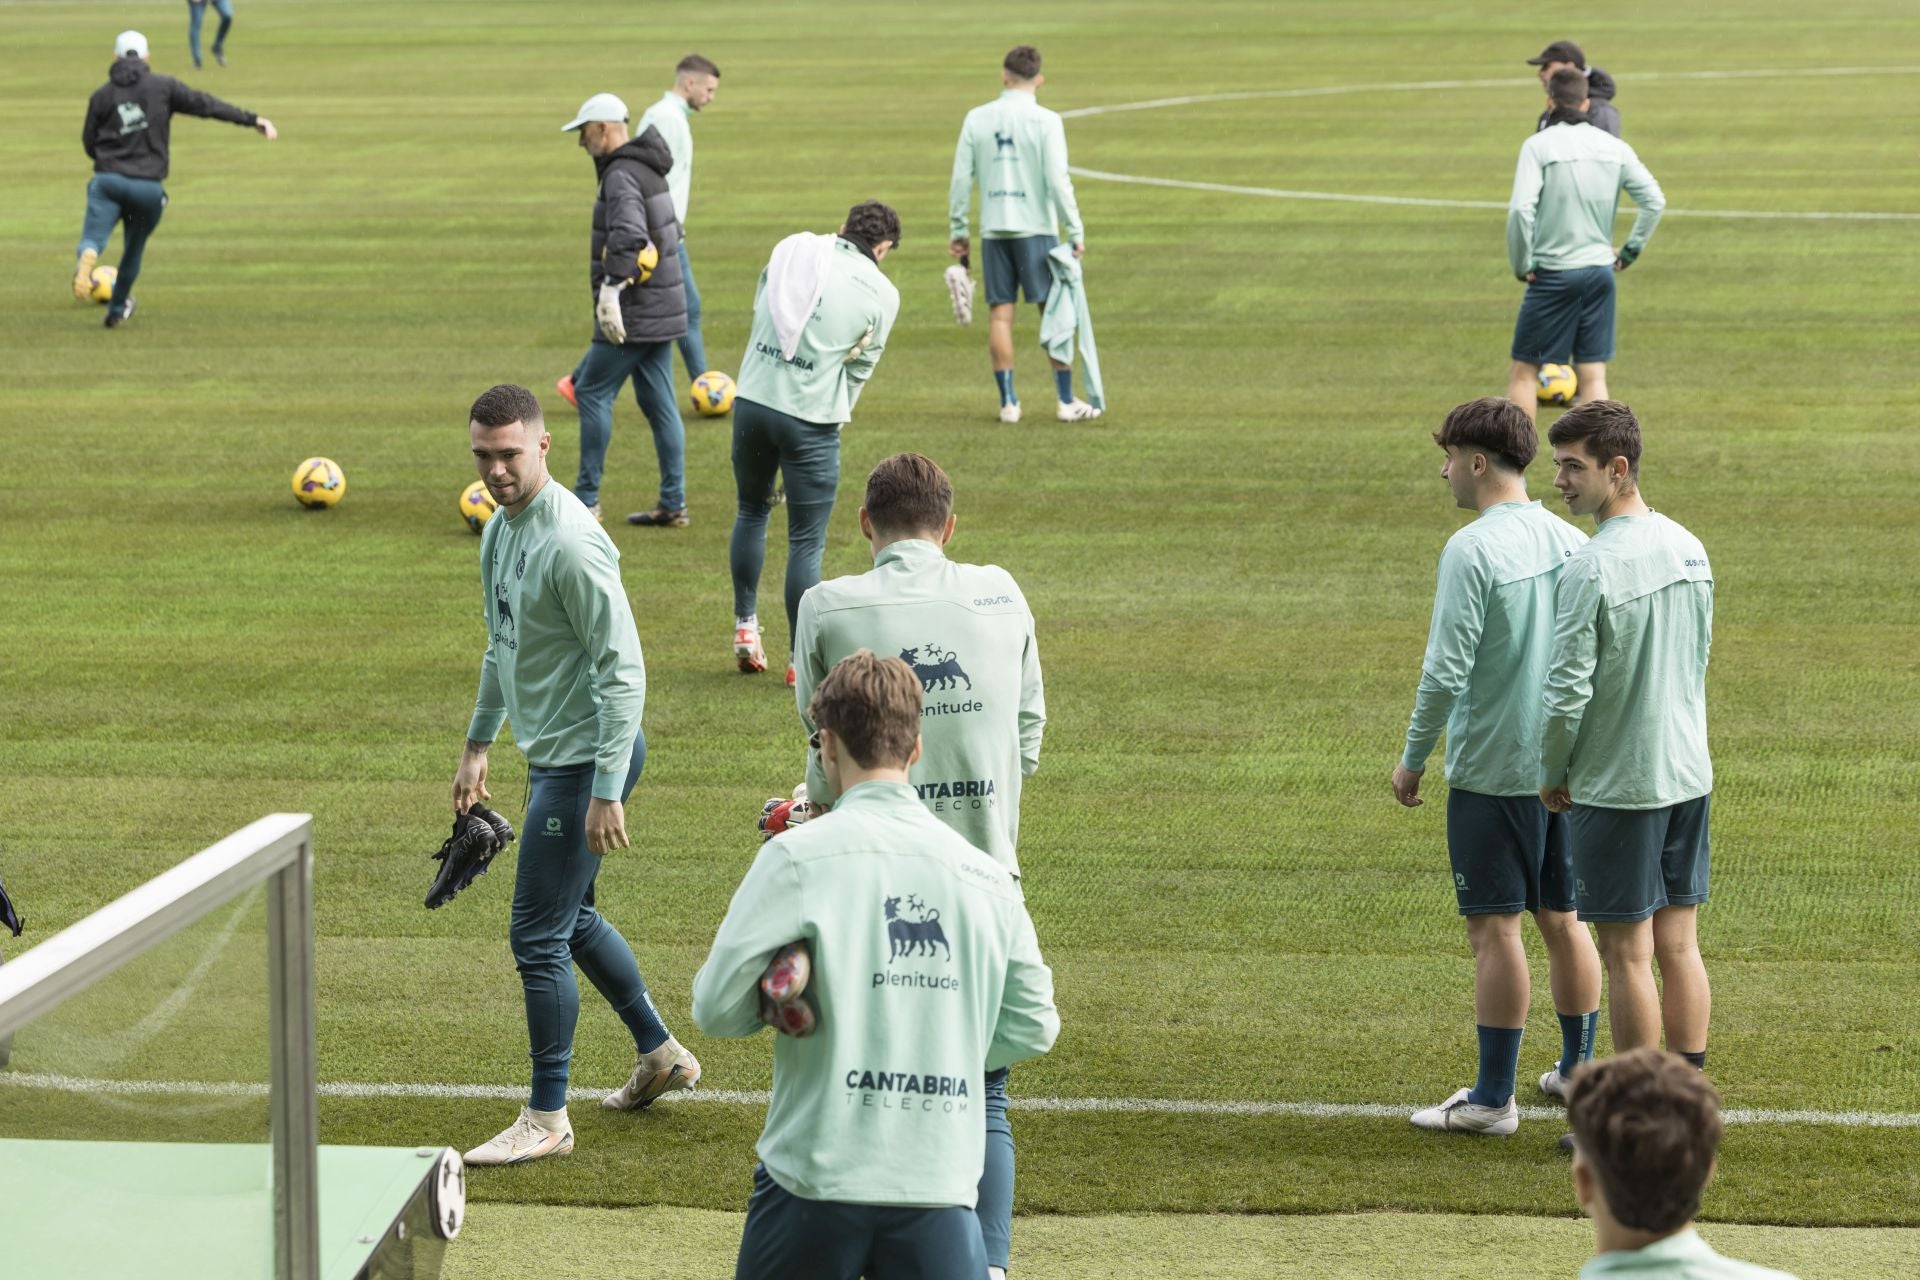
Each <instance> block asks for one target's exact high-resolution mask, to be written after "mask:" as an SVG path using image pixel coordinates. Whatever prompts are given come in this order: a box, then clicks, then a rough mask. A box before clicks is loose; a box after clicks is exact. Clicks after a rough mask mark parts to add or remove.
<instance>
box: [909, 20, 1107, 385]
mask: <svg viewBox="0 0 1920 1280" xmlns="http://www.w3.org/2000/svg"><path fill="white" fill-rule="evenodd" d="M1046 82H1047V78H1046V76H1044V75H1042V74H1041V73H1040V51H1039V50H1038V49H1036V48H1034V47H1033V46H1032V45H1030V44H1023V45H1020V46H1018V47H1016V48H1014V49H1011V50H1009V51H1008V53H1007V56H1006V59H1005V60H1004V61H1003V62H1002V63H1001V66H1000V83H1001V84H1002V85H1003V86H1005V87H1004V89H1003V90H1002V92H1001V94H1000V96H999V97H998V98H996V99H994V100H993V101H992V102H989V103H987V104H985V105H984V106H978V107H975V108H974V109H973V110H971V111H969V112H967V118H966V121H965V123H963V124H962V125H961V126H960V142H959V145H958V146H956V147H955V148H954V152H953V180H952V182H951V184H950V185H949V187H948V191H947V213H948V219H949V221H950V223H951V224H952V235H953V238H952V241H951V242H950V243H949V244H948V245H947V251H948V252H949V253H951V254H952V255H953V256H954V257H955V258H964V257H966V256H967V253H968V250H969V247H970V240H969V236H968V230H967V214H968V210H969V207H970V206H971V204H972V201H973V189H974V188H975V187H976V186H977V187H979V188H980V258H981V270H982V271H983V273H984V274H985V275H986V277H987V308H988V310H987V353H988V355H989V356H990V357H991V359H992V361H993V380H994V381H995V382H996V383H998V384H999V388H1000V421H1002V422H1018V421H1020V397H1019V396H1018V395H1016V394H1015V393H1014V389H1013V311H1014V304H1015V303H1016V302H1018V301H1019V297H1020V295H1021V294H1025V295H1026V299H1027V301H1028V302H1031V303H1033V304H1034V305H1035V306H1036V307H1038V308H1040V309H1041V310H1042V311H1044V310H1045V309H1046V305H1047V294H1048V292H1049V291H1051V290H1052V288H1053V269H1052V268H1051V267H1049V266H1048V265H1047V255H1048V254H1049V253H1051V252H1052V251H1053V249H1054V247H1055V246H1057V245H1058V244H1059V243H1060V238H1059V226H1058V224H1057V223H1056V221H1055V219H1056V217H1057V218H1058V219H1059V220H1060V221H1061V222H1065V223H1066V230H1067V243H1068V244H1070V245H1072V246H1073V256H1074V257H1076V258H1078V257H1080V256H1081V255H1082V254H1084V253H1085V252H1086V247H1087V237H1086V228H1085V227H1083V226H1082V225H1081V222H1080V206H1079V205H1078V204H1076V203H1075V202H1074V198H1073V178H1072V176H1071V175H1069V174H1068V172H1067V131H1066V127H1065V126H1064V125H1062V124H1061V123H1060V114H1059V113H1058V112H1056V111H1049V110H1047V109H1046V108H1045V107H1043V106H1041V105H1040V103H1039V100H1038V97H1037V95H1038V94H1039V92H1040V86H1041V85H1043V84H1045V83H1046ZM1047 362H1048V363H1049V364H1051V365H1052V366H1053V380H1054V389H1055V390H1056V391H1057V392H1058V393H1059V398H1060V404H1059V408H1058V409H1057V410H1056V411H1055V414H1056V416H1057V417H1058V418H1059V419H1060V421H1062V422H1085V421H1087V420H1088V419H1091V418H1097V417H1099V416H1100V410H1098V409H1096V408H1094V407H1093V406H1092V405H1090V404H1088V403H1087V402H1086V401H1084V400H1080V399H1076V398H1075V396H1074V394H1073V369H1072V367H1071V366H1069V365H1064V364H1061V363H1060V362H1059V361H1058V360H1055V359H1053V358H1052V357H1051V356H1049V357H1048V358H1047Z"/></svg>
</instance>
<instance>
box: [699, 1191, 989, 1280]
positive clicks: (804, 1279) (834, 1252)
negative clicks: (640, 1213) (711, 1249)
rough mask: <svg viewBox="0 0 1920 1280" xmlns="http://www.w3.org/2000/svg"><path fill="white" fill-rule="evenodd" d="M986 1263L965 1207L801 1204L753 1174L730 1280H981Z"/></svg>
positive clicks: (976, 1232) (821, 1202) (797, 1197)
mask: <svg viewBox="0 0 1920 1280" xmlns="http://www.w3.org/2000/svg"><path fill="white" fill-rule="evenodd" d="M986 1274H987V1260H986V1257H985V1255H984V1254H983V1253H982V1252H981V1249H980V1231H979V1228H978V1227H976V1226H975V1225H974V1218H973V1215H972V1214H971V1213H969V1212H968V1211H967V1210H965V1209H963V1208H960V1207H959V1206H957V1205H956V1206H954V1207H952V1208H946V1209H914V1208H905V1207H901V1206H896V1205H883V1204H839V1203H836V1202H834V1201H831V1200H806V1199H803V1198H801V1197H800V1196H796V1195H794V1194H793V1193H792V1192H790V1191H788V1190H787V1189H786V1188H785V1187H782V1186H781V1185H780V1184H779V1183H777V1182H775V1181H774V1180H773V1177H772V1175H770V1174H768V1172H767V1169H766V1166H765V1165H755V1166H754V1170H753V1198H752V1199H751V1200H749V1201H748V1202H747V1225H746V1228H745V1230H743V1231H742V1232H741V1234H740V1258H739V1261H738V1262H736V1263H735V1264H734V1270H733V1275H734V1280H771V1278H773V1277H778V1280H856V1277H859V1276H865V1277H867V1280H892V1278H893V1277H899V1278H900V1280H981V1277H983V1276H985V1275H986Z"/></svg>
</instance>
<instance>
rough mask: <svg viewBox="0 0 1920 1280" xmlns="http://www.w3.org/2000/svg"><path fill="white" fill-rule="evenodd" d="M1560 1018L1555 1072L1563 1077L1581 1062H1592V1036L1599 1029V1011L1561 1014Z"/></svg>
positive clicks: (1569, 1073) (1568, 1074) (1571, 1072)
mask: <svg viewBox="0 0 1920 1280" xmlns="http://www.w3.org/2000/svg"><path fill="white" fill-rule="evenodd" d="M1559 1018H1560V1061H1559V1063H1558V1065H1557V1066H1556V1068H1555V1069H1556V1070H1557V1071H1559V1072H1560V1074H1561V1075H1563V1076H1570V1075H1572V1074H1573V1069H1574V1068H1575V1067H1577V1066H1579V1065H1580V1064H1581V1063H1583V1062H1590V1061H1592V1060H1593V1035H1594V1032H1596V1031H1598V1030H1599V1029H1600V1011H1599V1010H1598V1009H1595V1010H1594V1011H1593V1012H1592V1013H1563V1014H1560V1015H1559Z"/></svg>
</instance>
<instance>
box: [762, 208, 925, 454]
mask: <svg viewBox="0 0 1920 1280" xmlns="http://www.w3.org/2000/svg"><path fill="white" fill-rule="evenodd" d="M783 243H784V242H783ZM770 269H771V268H769V269H765V270H762V271H761V273H760V284H759V287H758V290H757V291H756V293H755V294H754V303H753V332H752V335H751V336H750V337H749V339H748V341H747V351H746V355H745V356H744V357H742V359H741V361H740V379H739V394H740V395H741V396H743V397H745V398H746V399H748V400H751V401H753V402H754V403H755V404H762V405H765V406H766V407H768V408H769V409H778V410H779V411H780V412H781V413H785V414H790V415H792V416H793V417H796V418H798V419H800V420H801V421H802V422H818V423H833V424H838V423H843V422H846V421H847V420H848V419H849V418H850V417H852V414H853V402H854V401H855V399H857V398H858V395H859V391H858V387H857V385H856V384H855V380H854V379H852V378H851V377H850V376H849V374H848V370H847V363H848V354H849V353H850V352H851V351H852V350H853V349H854V347H855V345H856V344H859V343H862V342H866V343H867V344H868V345H867V347H866V350H867V351H868V353H870V354H872V355H873V356H874V358H875V359H877V358H878V352H879V351H880V350H881V349H882V348H883V347H884V346H885V344H886V338H887V333H888V331H889V330H890V329H891V328H892V326H893V321H894V317H895V316H896V315H897V314H899V310H900V291H899V289H897V288H896V287H895V286H894V283H893V281H891V280H889V279H887V277H886V276H885V274H883V273H882V272H881V270H880V268H879V266H878V264H876V263H875V262H873V261H872V260H871V259H870V258H868V257H867V256H866V255H865V254H864V253H862V252H860V250H859V248H858V247H856V246H855V245H854V244H853V243H852V242H851V241H848V240H845V239H841V238H837V237H836V238H835V240H834V243H833V245H832V248H831V250H830V252H829V255H828V258H827V267H826V279H825V284H824V288H823V289H822V290H821V294H820V300H819V302H818V303H816V304H815V306H814V308H813V313H812V315H810V316H809V317H808V319H807V321H806V323H805V324H804V325H803V326H802V328H801V330H800V336H799V341H798V342H797V343H796V344H795V347H794V351H793V354H792V355H791V356H789V355H785V354H783V353H782V351H781V347H780V335H779V332H778V330H777V328H776V326H775V325H774V321H773V306H772V301H773V300H772V298H771V296H770V294H769V290H768V280H769V272H770Z"/></svg>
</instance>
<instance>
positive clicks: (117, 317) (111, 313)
mask: <svg viewBox="0 0 1920 1280" xmlns="http://www.w3.org/2000/svg"><path fill="white" fill-rule="evenodd" d="M131 319H133V299H132V298H128V299H127V309H126V310H125V311H115V310H114V309H113V308H111V307H109V308H107V323H106V327H107V328H109V329H118V328H119V327H120V326H121V325H123V324H125V323H126V322H127V321H129V320H131Z"/></svg>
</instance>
